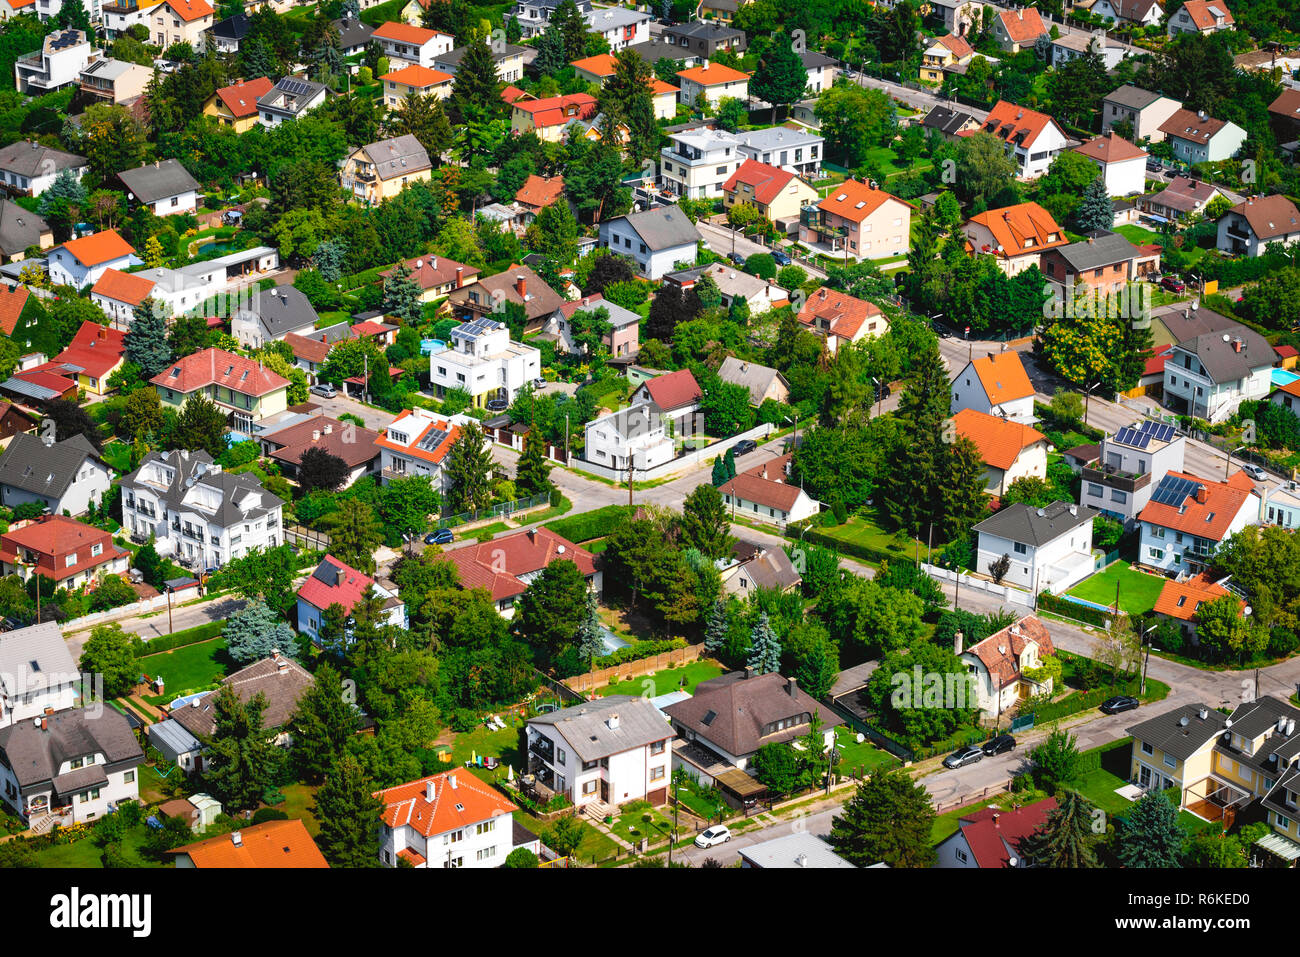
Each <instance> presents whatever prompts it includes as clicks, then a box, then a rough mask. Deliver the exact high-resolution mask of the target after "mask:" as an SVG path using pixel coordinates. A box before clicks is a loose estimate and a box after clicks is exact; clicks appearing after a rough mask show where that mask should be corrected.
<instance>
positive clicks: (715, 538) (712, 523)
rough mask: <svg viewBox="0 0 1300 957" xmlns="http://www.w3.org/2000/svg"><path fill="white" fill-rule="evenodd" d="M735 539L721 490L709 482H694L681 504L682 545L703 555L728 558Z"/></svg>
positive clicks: (712, 557) (713, 557)
mask: <svg viewBox="0 0 1300 957" xmlns="http://www.w3.org/2000/svg"><path fill="white" fill-rule="evenodd" d="M735 542H736V540H735V538H733V537H732V535H731V524H730V523H729V522H728V521H727V509H726V506H724V505H723V503H722V493H721V492H719V491H718V490H717V488H715V487H714V486H712V485H697V486H696V487H695V489H694V491H692V492H691V493H690V494H689V495H687V496H686V500H685V501H684V502H683V503H682V522H681V544H682V546H683V547H685V548H697V549H699V550H700V553H701V554H702V555H704V556H705V557H706V558H710V559H718V558H729V557H730V556H731V549H732V546H734V545H735Z"/></svg>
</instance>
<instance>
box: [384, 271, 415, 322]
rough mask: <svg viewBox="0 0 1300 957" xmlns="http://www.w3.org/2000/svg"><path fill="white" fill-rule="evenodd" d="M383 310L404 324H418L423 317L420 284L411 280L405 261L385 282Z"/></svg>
mask: <svg viewBox="0 0 1300 957" xmlns="http://www.w3.org/2000/svg"><path fill="white" fill-rule="evenodd" d="M383 308H384V312H385V313H387V314H388V315H390V316H397V317H398V318H399V319H401V320H402V321H403V322H418V321H419V319H420V317H421V314H422V307H421V305H420V284H419V283H417V282H416V281H415V280H414V279H412V278H411V270H410V267H408V266H407V265H406V263H405V261H403V262H399V263H398V264H397V268H396V269H394V270H393V274H392V275H391V276H389V277H387V278H386V279H385V280H384V307H383Z"/></svg>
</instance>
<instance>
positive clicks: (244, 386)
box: [149, 348, 289, 396]
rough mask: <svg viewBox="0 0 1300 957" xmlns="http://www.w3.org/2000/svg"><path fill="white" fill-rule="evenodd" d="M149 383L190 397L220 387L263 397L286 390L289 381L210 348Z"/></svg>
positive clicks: (172, 367) (171, 367)
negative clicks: (193, 393) (204, 390)
mask: <svg viewBox="0 0 1300 957" xmlns="http://www.w3.org/2000/svg"><path fill="white" fill-rule="evenodd" d="M149 383H150V384H151V385H160V386H164V387H166V388H168V389H171V390H173V391H175V392H182V393H187V394H188V393H190V392H193V391H194V390H195V389H202V388H206V387H207V386H210V385H219V386H221V387H222V388H226V389H232V390H234V391H235V392H242V393H243V394H244V395H252V396H262V395H267V394H269V393H271V392H274V391H275V390H276V389H283V388H286V387H287V386H288V385H289V380H288V379H286V378H284V376H281V375H277V374H276V373H274V372H272V371H271V370H270V369H267V368H266V367H265V366H263V365H262V364H261V363H259V362H258V361H257V360H256V359H246V358H244V357H243V356H237V355H235V354H234V353H233V352H226V351H225V350H224V349H216V348H210V349H203V350H202V351H200V352H195V353H193V354H191V355H188V356H186V357H185V358H183V359H180V360H179V361H177V362H175V363H173V364H172V365H170V366H168V367H167V368H166V369H164V370H163V371H162V372H160V373H158V374H157V375H156V376H154V377H153V378H152V379H150V380H149Z"/></svg>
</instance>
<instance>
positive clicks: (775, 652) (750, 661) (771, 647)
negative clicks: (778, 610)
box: [745, 611, 781, 675]
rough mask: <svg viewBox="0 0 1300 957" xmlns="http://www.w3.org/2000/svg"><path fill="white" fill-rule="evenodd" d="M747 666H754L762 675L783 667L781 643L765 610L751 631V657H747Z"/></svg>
mask: <svg viewBox="0 0 1300 957" xmlns="http://www.w3.org/2000/svg"><path fill="white" fill-rule="evenodd" d="M745 666H746V667H747V668H753V669H754V671H755V672H756V673H757V674H760V675H765V674H769V673H770V672H773V671H779V670H780V668H781V643H780V641H778V640H777V637H776V632H775V631H773V630H772V625H771V623H770V622H769V621H768V617H767V612H765V611H764V612H760V613H759V616H758V621H757V622H756V623H755V624H754V627H753V629H751V630H750V632H749V658H747V659H746V661H745Z"/></svg>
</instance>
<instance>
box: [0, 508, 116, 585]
mask: <svg viewBox="0 0 1300 957" xmlns="http://www.w3.org/2000/svg"><path fill="white" fill-rule="evenodd" d="M130 559H131V553H130V552H128V551H127V550H126V549H124V548H118V547H117V546H116V545H115V544H113V536H112V534H111V533H110V532H106V531H104V530H103V529H102V528H96V527H95V526H93V525H87V524H85V523H84V522H78V521H77V520H76V519H74V518H68V517H67V516H66V515H45V516H42V517H41V518H39V519H37V520H36V521H34V522H28V523H26V524H15V525H14V526H13V527H11V528H10V529H9V531H7V532H5V533H4V534H3V535H0V574H4V575H19V576H21V577H22V578H23V580H24V581H25V580H26V579H27V578H29V577H30V576H31V575H33V574H40V575H43V576H44V577H46V578H48V579H50V581H52V582H54V583H55V585H56V586H57V587H59V588H76V587H78V586H79V585H88V584H90V583H91V582H94V581H96V580H97V579H99V578H100V577H101V576H103V575H116V574H121V573H122V572H124V571H126V569H127V565H128V564H129V563H130Z"/></svg>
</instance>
